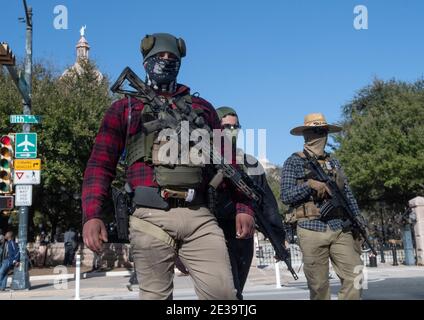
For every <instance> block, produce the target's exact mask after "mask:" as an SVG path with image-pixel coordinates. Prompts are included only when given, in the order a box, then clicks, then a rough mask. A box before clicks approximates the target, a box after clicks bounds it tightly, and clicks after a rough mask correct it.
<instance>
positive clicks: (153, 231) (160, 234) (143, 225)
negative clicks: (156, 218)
mask: <svg viewBox="0 0 424 320" xmlns="http://www.w3.org/2000/svg"><path fill="white" fill-rule="evenodd" d="M130 227H131V228H133V229H135V230H137V231H140V232H143V233H146V234H148V235H150V236H152V237H154V238H156V239H158V240H160V241H162V242H164V243H165V244H166V245H168V246H170V247H171V248H173V249H174V251H176V252H177V251H178V245H177V243H176V242H175V240H174V239H173V238H172V237H171V236H170V235H169V234H168V233H167V232H165V231H164V230H163V229H162V228H160V227H158V226H156V225H154V224H153V223H150V222H147V221H145V220H142V219H139V218H136V217H134V216H131V217H130Z"/></svg>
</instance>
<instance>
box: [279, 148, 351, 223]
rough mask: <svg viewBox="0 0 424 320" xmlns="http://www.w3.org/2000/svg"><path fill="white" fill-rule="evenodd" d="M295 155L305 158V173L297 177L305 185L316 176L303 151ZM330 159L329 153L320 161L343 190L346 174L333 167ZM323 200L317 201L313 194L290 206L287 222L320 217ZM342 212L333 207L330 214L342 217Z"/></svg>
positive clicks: (299, 182)
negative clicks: (320, 206) (303, 200)
mask: <svg viewBox="0 0 424 320" xmlns="http://www.w3.org/2000/svg"><path fill="white" fill-rule="evenodd" d="M294 155H295V156H298V157H300V158H302V159H303V160H304V167H303V168H304V172H305V175H304V176H303V177H300V178H298V179H297V184H298V185H304V184H305V183H306V182H307V181H308V179H314V177H313V174H312V172H311V170H310V168H309V167H308V165H307V162H306V156H305V154H304V153H303V152H297V153H295V154H294ZM330 160H331V158H330V156H329V155H327V156H326V158H325V159H324V160H318V162H319V164H320V165H321V167H322V168H323V170H324V172H325V173H326V174H327V175H328V176H329V177H330V179H332V180H333V181H335V182H336V183H337V186H338V187H339V188H340V190H343V189H344V186H345V176H344V174H343V171H342V170H341V169H339V168H335V167H333V166H332V164H331V162H330ZM321 202H322V201H317V200H316V199H314V196H313V195H311V196H310V198H309V199H308V200H307V201H305V202H302V203H299V204H296V205H293V206H290V207H289V210H288V213H287V214H286V222H287V223H296V222H302V221H307V220H315V219H320V217H321V214H320V209H319V207H318V206H319V205H320V204H321ZM342 214H343V212H341V209H333V212H331V213H330V216H331V217H332V218H338V217H341V216H342Z"/></svg>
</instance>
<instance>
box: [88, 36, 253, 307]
mask: <svg viewBox="0 0 424 320" xmlns="http://www.w3.org/2000/svg"><path fill="white" fill-rule="evenodd" d="M141 51H142V54H143V57H144V68H145V70H146V75H147V77H146V78H147V83H148V85H150V86H151V87H152V88H153V89H154V90H155V91H156V92H157V94H158V95H159V96H160V97H161V98H162V99H163V100H164V101H171V102H172V101H174V100H172V99H175V98H179V97H183V98H184V99H185V100H186V101H187V102H188V103H190V105H191V108H192V109H193V110H194V111H196V113H198V114H201V116H202V117H203V119H204V120H205V122H206V124H207V125H208V126H209V127H210V128H212V129H220V123H219V119H218V116H217V114H216V111H215V109H214V108H213V107H212V105H211V104H210V103H209V102H207V101H206V100H204V99H202V98H200V97H198V96H197V95H191V94H190V89H189V88H188V87H186V86H184V85H180V84H178V83H177V80H176V79H177V75H178V72H179V68H180V63H181V58H182V57H184V56H185V43H184V41H183V40H182V39H181V38H179V39H177V38H175V37H174V36H172V35H170V34H164V33H159V34H153V35H147V36H146V37H145V38H144V39H143V40H142V45H141ZM173 107H175V105H173ZM129 113H130V114H129ZM129 115H130V116H129ZM151 117H152V113H151V106H149V105H148V103H147V100H146V101H142V100H138V99H134V98H132V99H130V100H128V99H122V100H119V101H117V102H115V103H113V104H112V106H111V107H110V108H109V109H108V110H107V112H106V114H105V116H104V119H103V122H102V124H101V127H100V130H99V133H98V135H97V137H96V140H95V144H94V147H93V151H92V154H91V157H90V160H89V161H88V164H87V168H86V171H85V175H84V183H83V190H82V205H83V222H84V230H83V236H84V242H85V244H86V245H87V246H88V247H89V248H90V249H91V250H93V251H95V252H100V251H101V250H102V243H103V242H107V241H108V239H107V232H106V228H105V226H104V223H103V222H102V207H103V204H104V202H105V200H106V199H107V198H108V197H109V188H110V184H111V182H112V180H113V179H114V178H115V174H116V165H117V163H118V160H119V158H120V157H121V155H122V154H123V152H124V149H125V150H126V152H127V159H128V157H129V158H130V159H131V160H130V161H129V163H127V164H128V169H127V176H126V180H127V184H128V186H129V187H130V188H131V189H132V190H135V191H136V192H135V194H136V195H137V191H140V190H141V191H140V192H139V194H140V195H141V198H143V200H140V201H139V200H137V199H136V197H134V200H133V201H134V202H135V203H136V204H137V206H136V210H135V211H134V213H133V214H132V216H131V218H130V219H131V220H130V240H131V245H132V247H133V253H134V263H135V265H136V270H137V276H138V279H139V280H140V298H141V299H172V292H173V277H174V262H175V258H176V256H177V255H178V256H179V258H180V259H181V261H182V263H183V264H184V265H185V266H186V267H187V269H188V271H189V273H190V275H191V277H192V279H193V282H194V286H195V290H196V293H197V295H198V297H199V298H200V299H236V291H235V289H234V286H233V279H232V274H231V265H230V261H229V257H228V251H227V248H226V244H225V240H224V234H223V232H222V230H221V229H220V228H219V227H218V224H217V221H216V218H215V216H214V215H213V214H212V213H211V211H210V210H209V209H208V207H207V199H206V196H207V186H208V183H209V181H210V179H211V175H210V173H207V172H210V170H209V169H210V168H209V167H210V166H211V165H209V164H206V165H204V166H203V167H201V168H196V167H195V166H193V167H191V166H188V167H182V166H175V168H172V169H169V168H166V167H164V166H161V165H158V164H157V163H156V162H155V151H154V149H155V148H154V147H153V148H152V146H154V145H155V143H154V142H152V140H151V138H152V136H151V135H148V134H145V133H143V131H142V127H143V126H142V124H143V123H145V122H147V121H150V120H152V118H151ZM127 137H128V139H127ZM155 141H156V140H155ZM156 146H157V145H156ZM152 150H153V151H152ZM172 170H174V171H172ZM196 170H197V171H196ZM199 172H201V175H199V174H197V175H196V173H199ZM181 177H183V178H184V179H186V180H190V181H191V182H190V183H193V185H194V187H193V186H190V185H189V184H188V183H186V181H181V182H179V183H181V185H177V184H178V183H177V182H175V181H178V179H180V180H184V179H181ZM196 179H198V180H199V181H197V180H196ZM192 180H193V181H192ZM194 180H196V181H194ZM224 183H225V182H224ZM170 185H171V186H172V187H173V188H168V187H169V186H170ZM226 188H228V192H230V193H232V194H233V195H234V201H235V203H236V208H237V216H236V229H237V230H236V232H237V235H238V236H239V238H241V239H245V238H250V237H252V236H253V233H254V219H253V210H252V207H251V204H250V201H249V200H248V199H247V198H246V197H244V196H243V195H242V194H241V193H240V192H238V191H237V190H236V189H235V188H233V187H232V186H230V185H229V184H228V183H227V184H226ZM156 191H157V192H156ZM151 192H153V193H151ZM146 194H152V195H157V194H159V195H160V196H161V197H160V200H161V201H163V202H164V203H165V205H166V208H162V207H161V208H159V207H153V206H152V205H150V204H149V205H143V201H147V202H149V199H147V200H146V199H145V198H146V197H145V195H146ZM181 195H183V196H182V197H181ZM143 196H144V197H143ZM137 201H138V202H137Z"/></svg>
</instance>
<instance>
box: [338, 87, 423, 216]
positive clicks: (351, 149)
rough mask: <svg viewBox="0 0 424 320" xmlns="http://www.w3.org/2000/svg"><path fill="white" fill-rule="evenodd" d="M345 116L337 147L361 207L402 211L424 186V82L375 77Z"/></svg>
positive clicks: (348, 108) (347, 105)
mask: <svg viewBox="0 0 424 320" xmlns="http://www.w3.org/2000/svg"><path fill="white" fill-rule="evenodd" d="M343 116H344V119H343V122H342V126H343V128H344V131H343V133H342V134H339V135H336V136H335V141H336V145H335V146H334V147H335V149H336V156H337V157H338V158H339V159H340V160H341V162H342V164H343V166H344V170H345V172H346V174H347V176H348V177H349V180H350V185H351V187H352V189H353V191H354V193H355V196H356V197H357V200H358V202H359V204H360V206H361V207H362V208H364V209H366V210H368V211H371V212H373V211H374V212H375V211H376V210H377V208H381V207H382V206H383V207H385V208H387V209H388V210H387V212H391V213H392V214H393V213H395V212H401V211H402V210H404V208H405V206H406V205H407V202H408V200H410V199H412V198H414V197H416V196H417V195H419V194H422V192H423V189H424V185H423V182H424V81H423V80H421V81H417V82H415V83H411V84H409V83H405V82H400V81H395V80H391V81H386V82H385V81H381V80H375V81H374V82H373V83H372V84H371V85H369V86H367V87H365V88H363V89H361V90H360V91H359V92H358V93H357V94H356V96H355V97H354V98H353V99H352V101H351V102H350V103H348V104H346V105H345V106H344V107H343Z"/></svg>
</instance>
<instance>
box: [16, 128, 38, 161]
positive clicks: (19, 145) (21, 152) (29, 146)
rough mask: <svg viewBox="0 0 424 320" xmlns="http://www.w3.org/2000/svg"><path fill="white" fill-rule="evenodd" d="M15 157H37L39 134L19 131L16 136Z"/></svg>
mask: <svg viewBox="0 0 424 320" xmlns="http://www.w3.org/2000/svg"><path fill="white" fill-rule="evenodd" d="M15 158H16V159H34V158H37V134H36V133H17V134H16V138H15Z"/></svg>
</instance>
